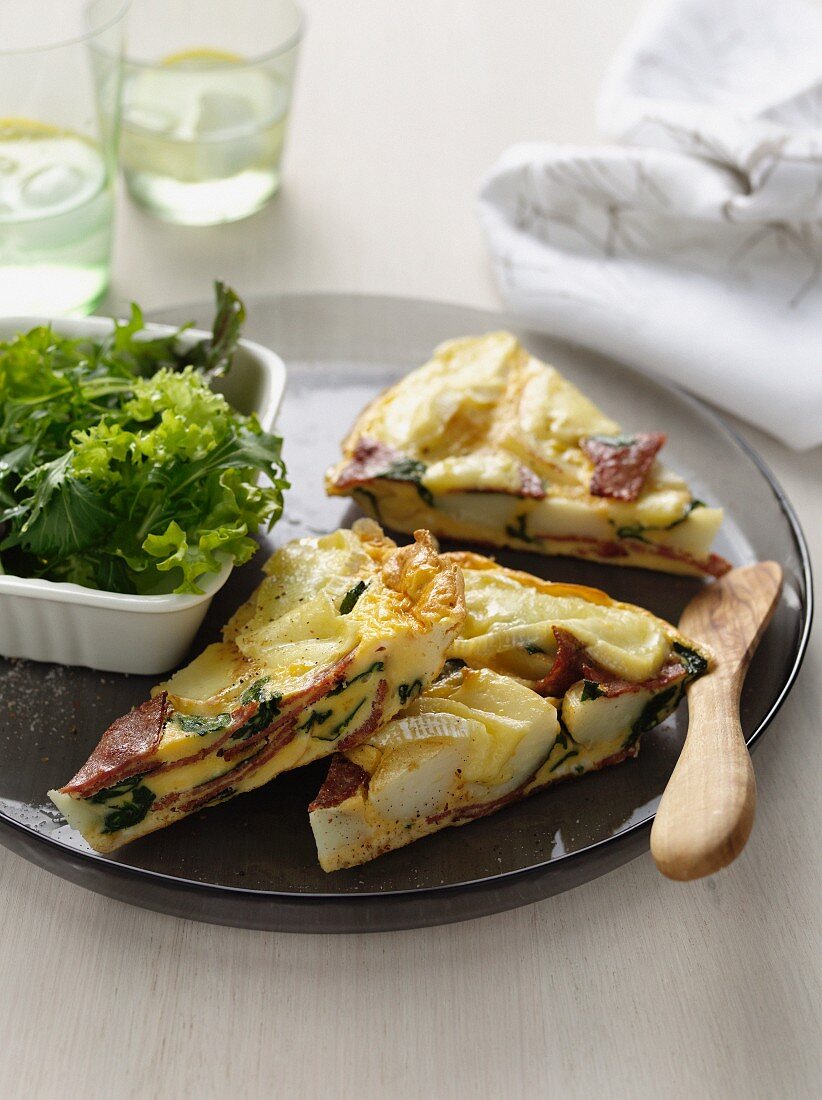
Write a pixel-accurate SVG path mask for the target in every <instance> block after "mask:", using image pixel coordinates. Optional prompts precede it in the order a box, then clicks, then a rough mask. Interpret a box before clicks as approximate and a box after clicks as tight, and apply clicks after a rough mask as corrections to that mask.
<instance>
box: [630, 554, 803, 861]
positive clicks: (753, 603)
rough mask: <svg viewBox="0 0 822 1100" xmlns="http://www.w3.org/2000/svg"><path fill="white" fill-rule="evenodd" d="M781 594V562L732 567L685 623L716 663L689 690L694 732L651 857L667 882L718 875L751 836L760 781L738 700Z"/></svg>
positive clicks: (656, 828)
mask: <svg viewBox="0 0 822 1100" xmlns="http://www.w3.org/2000/svg"><path fill="white" fill-rule="evenodd" d="M781 589H782V568H781V566H779V565H777V563H776V562H775V561H764V562H760V563H758V564H757V565H748V566H745V567H744V568H743V569H733V570H731V572H730V573H726V574H725V576H724V577H721V578H720V579H719V580H717V581H714V583H713V584H711V585H708V586H707V587H706V588H705V589H704V590H703V591H702V592H700V593H699V595H698V596H696V597H694V599H693V600H691V602H690V603H689V604H688V606H687V607H686V608H685V611H684V613H683V615H682V618H681V619H680V622H679V627H680V630H681V631H682V633H683V634H685V635H686V636H688V637H690V638H693V639H694V641H700V642H704V643H705V644H706V645H707V646H709V647H710V649H711V650H712V651H713V653H714V655H715V658H716V661H715V664H714V667H713V669H712V670H711V671H710V672H709V673H708V675H707V676H703V677H702V678H701V679H700V680H696V681H695V682H694V683H693V684H691V686H690V687H689V688H688V710H689V716H690V717H689V723H688V734H687V737H686V738H685V745H684V747H683V749H682V753H681V754H680V757H679V760H678V761H677V765H676V767H675V768H674V771H673V774H672V775H671V778H670V779H669V780H668V786H667V787H666V788H665V793H664V794H663V796H662V801H661V802H660V804H659V809H658V810H657V814H656V820H655V821H654V824H653V828H652V829H651V853H652V855H653V857H654V860H655V861H656V865H657V867H658V868H659V870H660V871H661V872H662V873H663V875H667V876H668V878H673V879H680V880H688V879H695V878H702V877H703V876H704V875H712V874H713V873H714V871H718V870H720V868H722V867H726V866H727V865H728V864H729V863H730V862H731V861H732V860H734V859H736V857H737V856H738V855H739V853H740V852H741V851H742V849H743V848H744V847H745V842H746V841H747V839H748V836H749V835H750V832H751V827H752V826H753V819H754V810H755V808H756V781H755V779H754V772H753V767H752V766H751V758H750V756H749V755H748V747H747V745H746V744H745V737H744V735H743V733H742V726H741V724H740V721H739V697H740V694H741V691H742V682H743V680H744V679H745V673H746V671H747V669H748V665H749V664H750V660H751V657H752V656H753V654H754V651H755V649H756V647H757V645H758V644H759V639H760V638H761V637H762V635H763V633H764V631H765V627H766V626H767V625H768V623H769V622H770V620H771V616H772V615H773V613H774V611H775V609H776V605H777V603H778V601H779V594H780V591H781Z"/></svg>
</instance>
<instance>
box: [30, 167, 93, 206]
mask: <svg viewBox="0 0 822 1100" xmlns="http://www.w3.org/2000/svg"><path fill="white" fill-rule="evenodd" d="M84 182H85V177H84V175H83V173H82V172H81V171H80V170H79V168H75V167H74V166H73V165H70V164H49V165H47V166H46V167H45V168H39V169H38V170H37V171H36V172H32V174H31V175H30V176H27V177H26V179H24V180H23V185H22V187H21V191H20V193H21V196H22V198H23V201H24V202H25V203H26V204H27V205H28V206H34V207H37V208H39V209H43V208H45V207H47V206H59V205H61V204H62V203H65V202H67V201H68V200H69V199H71V198H72V197H73V196H74V195H76V194H77V192H79V191H80V189H81V188H82V186H83V183H84Z"/></svg>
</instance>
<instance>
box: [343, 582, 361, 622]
mask: <svg viewBox="0 0 822 1100" xmlns="http://www.w3.org/2000/svg"><path fill="white" fill-rule="evenodd" d="M367 587H368V586H367V584H366V583H365V581H357V583H356V584H355V585H354V587H353V588H349V589H348V591H347V592H346V594H345V595H344V596H343V598H342V603H341V604H340V614H341V615H348V614H350V613H351V612H352V611H353V610H354V607H355V606H356V603H357V600H358V599H359V598H360V596H361V595H362V594H363V592H365V590H366V588H367Z"/></svg>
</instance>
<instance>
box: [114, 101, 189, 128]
mask: <svg viewBox="0 0 822 1100" xmlns="http://www.w3.org/2000/svg"><path fill="white" fill-rule="evenodd" d="M123 122H124V123H125V124H126V125H127V126H133V127H135V128H136V129H138V130H149V131H150V132H151V133H153V134H170V133H171V131H172V130H173V129H174V127H175V126H176V125H177V119H176V118H175V117H174V115H172V114H169V112H168V111H161V110H160V109H159V108H158V107H147V106H146V105H145V104H143V103H132V104H129V106H127V107H124V108H123Z"/></svg>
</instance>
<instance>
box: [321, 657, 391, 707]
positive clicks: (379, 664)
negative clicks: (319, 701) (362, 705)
mask: <svg viewBox="0 0 822 1100" xmlns="http://www.w3.org/2000/svg"><path fill="white" fill-rule="evenodd" d="M384 668H385V662H384V661H374V663H373V664H372V665H369V666H368V668H367V669H365V671H364V672H360V673H358V674H357V675H356V676H352V677H351V679H350V680H341V681H340V682H339V683H338V684H337V686H336V687H335V688H332V689H331V691H329V693H328V695H329V698H330V697H331V696H332V695H342V693H343V692H344V691H347V690H348V689H349V688H350V687H351V685H352V684H356V683H357V681H358V680H367V679H368V677H369V676H371V675H373V673H375V672H382V671H383V670H384Z"/></svg>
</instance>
